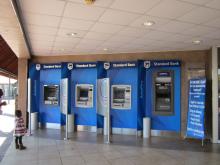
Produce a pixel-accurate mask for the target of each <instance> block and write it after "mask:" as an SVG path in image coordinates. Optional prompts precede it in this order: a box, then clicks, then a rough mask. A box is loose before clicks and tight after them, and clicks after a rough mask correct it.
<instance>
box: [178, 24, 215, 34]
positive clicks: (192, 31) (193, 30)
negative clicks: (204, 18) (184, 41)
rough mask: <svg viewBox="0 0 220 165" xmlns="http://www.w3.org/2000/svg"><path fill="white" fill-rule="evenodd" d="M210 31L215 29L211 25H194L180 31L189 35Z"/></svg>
mask: <svg viewBox="0 0 220 165" xmlns="http://www.w3.org/2000/svg"><path fill="white" fill-rule="evenodd" d="M212 31H216V29H215V28H211V27H206V26H200V25H196V26H194V27H192V28H191V29H189V30H185V31H182V32H181V33H182V34H188V35H191V36H200V35H205V34H207V33H209V32H212Z"/></svg>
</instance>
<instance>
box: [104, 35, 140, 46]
mask: <svg viewBox="0 0 220 165" xmlns="http://www.w3.org/2000/svg"><path fill="white" fill-rule="evenodd" d="M134 39H136V38H135V37H129V36H121V35H115V36H113V37H112V38H110V39H108V40H107V42H115V43H122V44H124V43H129V42H131V41H133V40H134Z"/></svg>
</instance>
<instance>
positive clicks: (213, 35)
mask: <svg viewBox="0 0 220 165" xmlns="http://www.w3.org/2000/svg"><path fill="white" fill-rule="evenodd" d="M203 37H204V38H210V39H211V38H212V39H215V40H216V39H217V40H220V29H218V30H215V31H212V32H208V33H206V34H204V35H201V38H203Z"/></svg>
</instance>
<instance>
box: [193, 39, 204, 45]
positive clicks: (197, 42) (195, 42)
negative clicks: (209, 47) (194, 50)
mask: <svg viewBox="0 0 220 165" xmlns="http://www.w3.org/2000/svg"><path fill="white" fill-rule="evenodd" d="M201 42H202V41H201V40H194V41H193V42H192V43H193V44H196V45H198V44H200V43H201Z"/></svg>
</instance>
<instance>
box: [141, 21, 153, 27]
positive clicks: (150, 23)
mask: <svg viewBox="0 0 220 165" xmlns="http://www.w3.org/2000/svg"><path fill="white" fill-rule="evenodd" d="M154 24H155V22H154V21H146V22H144V23H143V25H144V26H152V25H154Z"/></svg>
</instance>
